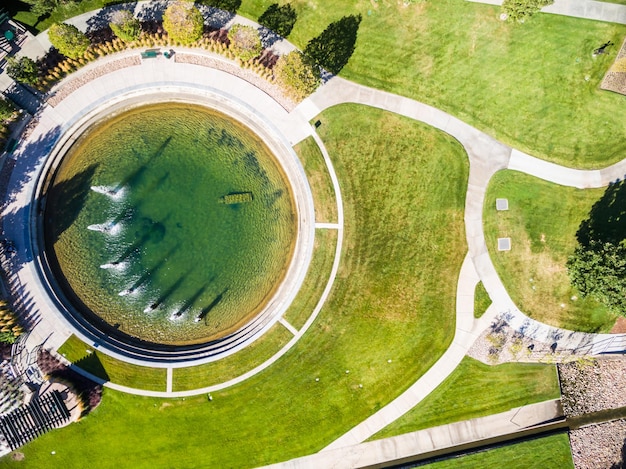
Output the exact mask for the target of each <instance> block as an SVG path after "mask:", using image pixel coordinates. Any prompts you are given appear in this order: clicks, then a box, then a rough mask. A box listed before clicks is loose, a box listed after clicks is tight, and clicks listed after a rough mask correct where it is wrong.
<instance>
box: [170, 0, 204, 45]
mask: <svg viewBox="0 0 626 469" xmlns="http://www.w3.org/2000/svg"><path fill="white" fill-rule="evenodd" d="M163 28H165V30H166V31H167V34H168V35H169V37H170V39H171V40H173V41H175V42H180V43H181V44H191V43H193V42H196V41H197V40H198V39H200V37H202V30H203V29H204V18H203V17H202V13H200V10H198V9H197V8H196V7H195V6H194V4H193V3H191V2H186V1H179V2H176V3H173V4H172V5H170V6H169V7H168V8H167V10H165V13H164V14H163Z"/></svg>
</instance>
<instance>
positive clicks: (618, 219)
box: [576, 181, 626, 248]
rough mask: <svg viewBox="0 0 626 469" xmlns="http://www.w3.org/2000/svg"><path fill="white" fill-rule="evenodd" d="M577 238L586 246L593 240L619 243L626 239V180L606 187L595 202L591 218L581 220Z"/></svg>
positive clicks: (602, 242)
mask: <svg viewBox="0 0 626 469" xmlns="http://www.w3.org/2000/svg"><path fill="white" fill-rule="evenodd" d="M576 238H577V239H578V242H579V243H580V245H581V246H583V247H585V248H588V247H589V246H590V245H591V242H592V241H596V242H600V243H601V244H604V243H611V244H613V245H618V244H620V243H621V242H622V241H623V240H624V239H626V181H617V182H614V183H611V184H610V185H609V186H608V187H607V188H606V191H604V194H603V195H602V197H601V198H600V200H598V201H597V202H596V203H595V204H593V207H592V208H591V211H590V212H589V218H587V219H586V220H583V221H582V222H581V224H580V226H579V228H578V231H577V232H576Z"/></svg>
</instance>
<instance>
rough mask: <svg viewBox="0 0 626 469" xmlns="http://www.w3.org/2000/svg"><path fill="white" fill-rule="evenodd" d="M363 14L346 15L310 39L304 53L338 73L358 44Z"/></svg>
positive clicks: (322, 65)
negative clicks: (358, 33)
mask: <svg viewBox="0 0 626 469" xmlns="http://www.w3.org/2000/svg"><path fill="white" fill-rule="evenodd" d="M360 23H361V15H350V16H344V17H343V18H341V19H340V20H339V21H335V22H334V23H331V24H329V25H328V27H327V28H326V29H325V30H324V32H323V33H322V34H320V35H319V36H317V37H314V38H313V39H311V40H310V41H309V43H308V44H307V45H306V48H305V49H304V54H305V55H306V56H307V58H308V59H309V60H311V61H312V63H314V64H316V65H319V66H320V67H323V68H325V69H326V70H328V71H329V72H331V73H334V74H337V73H339V72H340V71H341V69H342V68H343V67H344V66H345V65H346V64H347V63H348V60H350V57H351V56H352V53H353V52H354V47H355V44H356V38H357V32H358V30H359V24H360Z"/></svg>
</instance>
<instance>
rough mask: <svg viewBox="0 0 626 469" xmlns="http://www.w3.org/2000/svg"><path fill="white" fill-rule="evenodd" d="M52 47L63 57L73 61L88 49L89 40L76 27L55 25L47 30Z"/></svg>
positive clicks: (64, 24) (62, 24)
mask: <svg viewBox="0 0 626 469" xmlns="http://www.w3.org/2000/svg"><path fill="white" fill-rule="evenodd" d="M48 37H49V38H50V42H51V43H52V45H53V46H54V47H55V48H56V49H57V50H58V51H59V52H60V53H61V54H63V55H65V56H67V57H71V58H73V59H76V58H78V57H79V56H81V55H83V54H84V53H85V52H86V51H87V48H88V47H89V39H88V38H87V36H85V34H84V33H82V32H80V30H79V29H78V28H77V27H76V26H72V25H71V24H66V23H55V24H53V25H52V26H50V29H49V30H48Z"/></svg>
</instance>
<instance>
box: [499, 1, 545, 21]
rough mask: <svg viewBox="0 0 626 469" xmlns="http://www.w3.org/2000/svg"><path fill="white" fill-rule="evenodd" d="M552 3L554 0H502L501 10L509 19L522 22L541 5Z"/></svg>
mask: <svg viewBox="0 0 626 469" xmlns="http://www.w3.org/2000/svg"><path fill="white" fill-rule="evenodd" d="M553 3H554V0H504V1H503V2H502V11H503V12H504V13H506V15H507V19H508V20H509V21H516V22H517V23H523V22H525V21H526V20H527V19H530V17H531V16H533V15H534V14H535V13H537V12H538V11H539V10H541V9H542V8H543V7H545V6H548V5H552V4H553Z"/></svg>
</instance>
